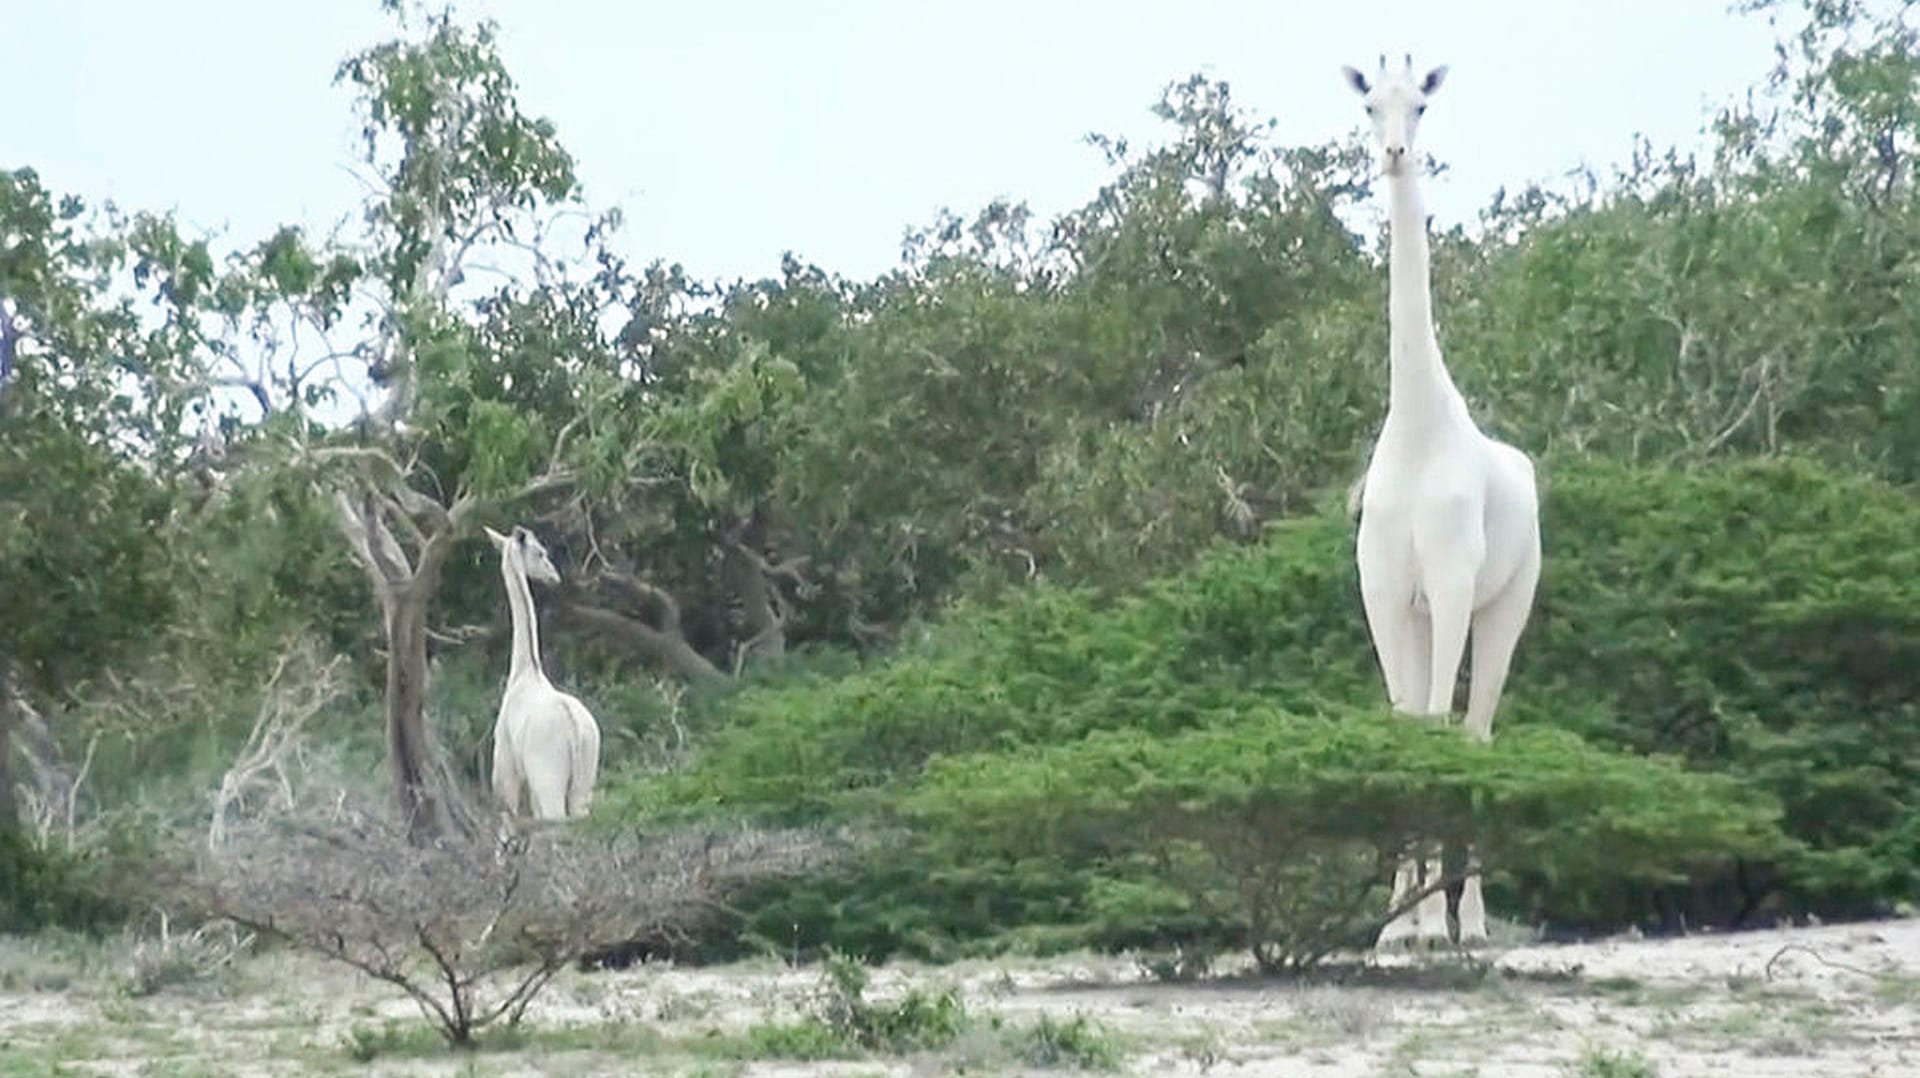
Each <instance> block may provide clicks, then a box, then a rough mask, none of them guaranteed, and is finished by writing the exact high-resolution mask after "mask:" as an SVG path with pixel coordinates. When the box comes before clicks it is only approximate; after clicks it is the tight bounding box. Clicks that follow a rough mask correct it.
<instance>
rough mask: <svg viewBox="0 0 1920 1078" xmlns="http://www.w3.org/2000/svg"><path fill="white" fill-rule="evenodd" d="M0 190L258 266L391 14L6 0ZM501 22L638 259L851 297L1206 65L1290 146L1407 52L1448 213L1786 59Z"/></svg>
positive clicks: (1144, 20) (881, 26)
mask: <svg viewBox="0 0 1920 1078" xmlns="http://www.w3.org/2000/svg"><path fill="white" fill-rule="evenodd" d="M5 6H6V7H7V8H8V17H7V18H6V20H5V21H4V23H3V24H0V102H5V103H6V104H5V107H4V111H0V168H15V167H19V166H23V165H26V166H32V167H34V168H36V169H38V170H39V172H40V174H41V177H42V179H43V180H44V181H45V182H46V183H47V184H48V185H49V186H50V187H52V188H53V189H54V190H56V191H58V192H62V193H65V192H72V193H77V194H80V195H83V196H85V197H87V198H89V199H90V200H96V201H97V200H99V199H102V198H109V197H110V198H112V199H114V200H115V201H117V202H118V203H119V204H120V205H121V206H122V207H124V208H127V209H150V210H167V209H172V210H176V211H177V212H178V213H179V215H180V217H181V218H182V220H183V221H184V222H186V223H187V224H188V225H190V226H194V227H198V228H204V229H213V230H221V231H223V232H225V234H226V235H227V236H228V237H229V238H230V239H231V240H232V241H233V242H235V243H239V244H246V243H250V242H252V241H253V240H255V239H257V238H259V237H261V236H264V235H266V234H267V233H269V232H270V231H271V230H272V229H273V228H274V227H276V226H277V225H279V224H281V223H302V224H305V225H307V226H308V227H309V228H313V229H318V230H323V231H324V230H325V229H326V228H327V227H328V226H329V225H330V224H331V223H333V222H335V221H337V220H338V219H340V218H341V217H343V216H346V215H347V214H349V213H351V212H353V211H354V209H355V207H356V206H357V204H358V199H359V188H358V184H357V181H355V180H354V179H353V177H352V176H351V174H350V173H349V172H348V170H347V168H346V166H347V165H348V164H350V163H351V162H352V161H353V160H354V157H355V149H356V146H355V142H354V131H355V124H354V117H353V113H352V108H351V98H350V96H349V93H348V91H347V90H346V88H344V87H336V86H334V85H333V84H332V77H333V72H334V68H335V66H336V65H337V64H338V62H339V61H340V60H341V59H342V58H343V57H345V56H346V55H347V54H349V53H351V52H353V51H356V50H358V49H360V48H363V47H365V46H367V45H370V44H373V43H376V42H378V41H380V40H383V39H384V38H385V37H387V36H388V35H389V33H390V24H389V22H388V21H387V19H386V17H385V16H384V15H382V14H381V12H380V10H379V5H378V4H377V3H376V2H375V0H308V2H300V3H297V2H292V0H169V2H167V3H153V2H151V0H139V2H136V0H6V2H5ZM456 8H457V9H458V10H460V11H462V12H464V13H468V14H479V15H487V16H491V17H493V18H495V19H497V20H498V22H499V23H500V26H501V51H502V53H503V55H504V56H505V59H506V62H507V66H508V69H509V70H510V71H511V72H512V74H513V76H514V77H515V79H516V80H517V82H518V83H519V87H520V92H521V98H522V101H523V103H524V105H525V107H526V108H527V109H528V110H529V111H531V112H533V113H535V114H539V115H545V116H547V117H549V118H551V119H552V120H554V121H555V122H556V123H557V124H558V126H559V131H560V137H561V140H562V142H563V143H564V144H565V145H566V146H567V148H568V149H569V150H570V151H571V152H572V153H573V154H574V156H575V158H576V159H577V161H578V163H579V167H580V172H581V176H582V178H583V180H584V182H585V184H586V186H587V193H588V197H589V200H590V201H591V202H592V203H593V204H594V205H595V206H596V207H597V208H606V207H609V206H618V207H620V208H621V209H622V210H623V211H624V212H625V213H626V215H627V227H626V230H625V237H624V244H625V247H626V250H627V253H628V254H629V255H630V256H631V257H633V258H634V260H635V261H637V262H646V261H650V260H652V259H653V258H656V257H657V258H664V259H667V260H669V261H679V262H681V263H683V264H685V265H686V267H687V268H688V270H689V271H690V272H692V273H693V274H694V275H695V276H697V277H703V278H712V277H725V278H729V279H731V278H733V277H737V276H748V277H758V276H763V275H767V274H772V273H774V272H776V271H777V267H778V264H779V258H780V255H781V252H783V251H788V250H791V251H794V252H795V253H796V254H798V255H799V256H800V257H801V258H803V259H805V260H810V261H813V262H817V263H819V264H820V265H822V266H824V267H825V268H827V269H829V270H834V271H838V272H840V273H843V274H846V275H849V276H853V277H862V278H864V277H871V276H873V275H875V274H878V273H881V272H884V271H885V270H887V269H889V268H891V267H892V266H893V265H895V264H896V263H897V261H898V257H899V244H900V238H901V234H902V232H903V230H904V229H905V228H907V227H908V226H911V225H921V224H925V223H927V222H929V221H930V220H931V219H932V218H933V216H934V214H935V213H936V211H938V210H939V209H940V208H941V207H943V206H944V207H951V208H952V209H954V210H956V211H960V212H963V213H966V212H970V211H972V210H974V209H977V208H978V207H980V206H982V205H984V204H986V203H987V202H989V201H990V200H992V199H994V198H996V197H1002V196H1008V197H1012V198H1015V199H1024V200H1026V201H1027V202H1028V203H1029V204H1030V205H1031V206H1032V207H1033V209H1034V211H1035V212H1036V214H1037V215H1039V216H1041V217H1043V218H1045V217H1051V216H1052V215H1054V214H1056V213H1059V212H1061V211H1063V210H1066V209H1070V208H1072V207H1074V206H1077V205H1079V204H1081V203H1082V202H1084V201H1086V200H1087V199H1089V198H1090V197H1091V196H1092V195H1093V193H1094V192H1095V190H1096V188H1097V187H1098V186H1099V184H1100V183H1101V182H1103V181H1104V179H1106V178H1107V171H1106V168H1105V166H1104V164H1103V163H1102V161H1101V158H1100V156H1099V154H1098V152H1097V151H1096V150H1094V149H1093V148H1092V147H1090V146H1087V145H1085V144H1084V142H1083V136H1084V135H1086V134H1087V133H1088V132H1101V133H1106V134H1116V135H1124V136H1126V137H1128V138H1129V139H1130V140H1132V141H1133V142H1134V143H1135V144H1136V145H1139V144H1143V143H1145V142H1148V141H1158V140H1160V139H1161V138H1162V137H1163V133H1164V132H1167V131H1170V129H1169V128H1167V127H1165V126H1164V125H1162V124H1161V123H1160V122H1159V121H1157V120H1155V119H1154V118H1153V117H1152V116H1151V115H1150V114H1149V113H1148V111H1147V110H1148V108H1149V106H1150V105H1151V104H1152V103H1153V102H1154V101H1155V100H1156V99H1157V97H1158V95H1159V91H1160V89H1161V87H1162V86H1164V85H1165V84H1166V83H1168V82H1172V81H1175V80H1178V79H1182V78H1184V77H1186V76H1187V75H1189V74H1191V73H1193V72H1196V71H1200V72H1205V73H1207V74H1209V75H1211V76H1213V77H1216V78H1225V79H1227V80H1228V81H1229V82H1231V84H1232V87H1233V92H1234V97H1235V100H1236V101H1237V102H1238V103H1240V104H1241V105H1242V106H1244V107H1246V108H1247V109H1249V110H1251V111H1252V112H1254V113H1255V114H1257V115H1260V116H1271V117H1274V118H1277V119H1278V120H1279V124H1280V126H1279V131H1278V135H1279V138H1280V139H1281V141H1283V142H1286V143H1309V142H1320V141H1323V140H1326V139H1330V138H1335V137H1338V136H1341V135H1343V134H1346V133H1348V132H1351V131H1354V130H1357V129H1358V128H1359V126H1360V121H1361V118H1362V117H1361V111H1360V106H1359V102H1358V99H1357V98H1356V97H1355V96H1354V95H1353V94H1352V92H1351V91H1350V90H1349V89H1348V88H1347V86H1346V84H1345V83H1344V82H1343V81H1342V79H1341V78H1340V75H1339V68H1340V65H1341V64H1353V65H1355V66H1358V67H1362V68H1363V69H1364V68H1367V67H1371V66H1372V65H1373V64H1374V63H1375V62H1376V61H1375V57H1377V55H1378V54H1380V53H1382V52H1386V53H1389V54H1390V55H1392V56H1395V57H1397V56H1398V55H1399V54H1401V53H1402V52H1405V51H1408V50H1411V51H1412V53H1413V55H1414V61H1415V63H1416V65H1421V66H1423V67H1424V66H1427V65H1431V64H1435V63H1442V62H1444V63H1447V64H1449V65H1450V66H1451V73H1450V75H1449V77H1448V81H1447V84H1446V86H1445V87H1444V88H1443V89H1442V90H1441V92H1440V93H1439V94H1438V95H1437V96H1436V97H1435V99H1434V102H1433V104H1432V106H1431V108H1430V111H1429V112H1428V113H1427V116H1426V118H1425V119H1424V121H1423V123H1422V127H1421V142H1422V145H1423V147H1424V148H1425V149H1426V150H1427V151H1429V152H1431V153H1433V154H1434V155H1436V156H1437V157H1439V158H1440V159H1441V160H1442V161H1444V162H1446V163H1447V164H1448V165H1449V166H1450V167H1451V169H1452V171H1451V173H1450V174H1448V175H1447V176H1445V177H1442V179H1441V180H1440V181H1439V182H1437V183H1436V184H1435V185H1434V187H1433V188H1432V189H1431V191H1430V193H1429V199H1428V200H1429V204H1430V207H1431V209H1432V210H1433V211H1434V213H1435V214H1436V216H1437V217H1438V218H1439V223H1440V224H1442V225H1445V224H1450V223H1452V222H1455V221H1461V220H1467V221H1470V220H1472V218H1473V215H1474V213H1475V212H1476V211H1477V210H1478V209H1479V208H1480V207H1482V206H1483V205H1484V204H1485V203H1486V201H1487V199H1488V198H1489V197H1490V196H1491V194H1492V192H1493V191H1494V189H1495V188H1496V187H1498V186H1500V185H1502V184H1505V185H1507V186H1508V187H1509V188H1518V187H1520V186H1522V185H1524V184H1526V183H1527V182H1529V181H1533V180H1546V181H1552V180H1556V179H1557V178H1559V177H1560V176H1562V175H1563V174H1564V173H1565V172H1566V171H1567V170H1569V169H1572V168H1574V167H1576V166H1578V165H1580V164H1582V163H1583V162H1584V163H1588V164H1591V165H1594V166H1595V167H1599V168H1603V169H1604V168H1605V167H1606V166H1608V165H1610V164H1612V163H1615V162H1620V161H1624V160H1625V159H1626V158H1627V156H1628V154H1629V152H1630V146H1631V139H1632V136H1633V135H1634V134H1635V133H1636V132H1639V133H1643V134H1645V135H1647V136H1649V137H1650V138H1651V139H1652V140H1653V142H1654V144H1655V145H1656V146H1661V147H1664V146H1667V145H1680V146H1682V147H1695V146H1699V145H1702V141H1701V137H1700V134H1699V132H1700V130H1701V128H1702V125H1703V123H1704V122H1705V121H1706V119H1707V118H1708V117H1709V116H1710V115H1711V113H1712V111H1713V110H1714V109H1715V108H1716V107H1717V106H1719V105H1721V104H1723V103H1725V102H1726V101H1728V100H1729V99H1731V98H1732V97H1734V96H1735V95H1737V94H1739V93H1741V92H1742V91H1743V90H1744V89H1745V88H1746V87H1747V86H1749V85H1752V84H1754V83H1756V82H1757V81H1759V80H1760V79H1761V78H1762V77H1763V76H1764V75H1765V73H1766V71H1767V69H1768V66H1769V64H1770V63H1771V60H1772V40H1773V32H1772V31H1771V30H1770V28H1769V27H1768V26H1767V25H1766V23H1765V21H1764V20H1763V19H1760V18H1758V17H1754V16H1736V15H1732V14H1729V13H1728V12H1727V11H1726V5H1725V3H1724V2H1723V0H1610V2H1606V3H1600V2H1595V0H1584V2H1571V3H1570V2H1562V0H1340V2H1338V3H1306V2H1282V0H1180V2H1172V0H1162V2H1157V3H1147V2H1137V0H1104V2H1097V3H1096V2H1073V3H1050V2H1044V0H1022V2H1009V0H970V2H967V3H955V2H951V0H921V2H917V3H916V2H910V0H846V2H836V3H828V2H805V0H697V2H675V3H665V2H658V0H651V2H650V0H629V2H620V0H461V2H459V3H457V4H456Z"/></svg>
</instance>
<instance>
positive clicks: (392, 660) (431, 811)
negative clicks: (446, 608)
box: [385, 579, 464, 842]
mask: <svg viewBox="0 0 1920 1078" xmlns="http://www.w3.org/2000/svg"><path fill="white" fill-rule="evenodd" d="M426 600H427V592H426V589H424V588H422V587H420V582H419V581H418V580H417V579H416V580H415V581H413V582H412V583H410V584H408V585H406V586H404V587H400V588H396V589H394V590H393V592H392V593H391V594H390V596H389V597H388V600H387V602H386V604H385V605H386V631H387V762H388V767H389V770H390V771H391V773H392V775H393V793H394V799H395V807H396V808H397V809H398V810H399V813H400V819H401V820H402V821H404V822H405V824H406V827H407V834H408V835H409V836H411V837H412V839H413V841H415V842H424V841H428V840H431V839H433V838H436V837H439V836H441V835H448V834H454V833H456V832H458V831H461V830H464V828H462V827H461V826H460V825H461V823H462V820H461V819H460V817H459V815H458V814H457V813H455V812H454V811H453V808H452V806H451V805H450V804H449V803H448V793H449V791H448V790H447V789H446V788H445V787H444V786H443V785H442V783H441V781H440V775H439V774H438V772H437V769H435V768H434V767H433V745H432V743H431V742H430V741H429V740H428V738H427V602H426Z"/></svg>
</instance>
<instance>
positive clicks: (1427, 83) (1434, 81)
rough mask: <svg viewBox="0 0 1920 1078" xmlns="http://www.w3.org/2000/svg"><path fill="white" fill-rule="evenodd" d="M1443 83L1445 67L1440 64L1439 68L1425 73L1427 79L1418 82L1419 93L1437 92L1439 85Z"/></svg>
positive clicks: (1445, 73) (1445, 74)
mask: <svg viewBox="0 0 1920 1078" xmlns="http://www.w3.org/2000/svg"><path fill="white" fill-rule="evenodd" d="M1445 81H1447V65H1445V64H1441V65H1440V66H1439V67H1436V68H1434V69H1433V70H1432V71H1429V72H1427V77H1426V78H1424V79H1421V80H1420V92H1421V93H1423V94H1430V93H1432V92H1434V91H1435V90H1438V89H1439V88H1440V84H1441V83H1443V82H1445Z"/></svg>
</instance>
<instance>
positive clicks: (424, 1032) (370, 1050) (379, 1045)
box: [340, 1024, 446, 1063]
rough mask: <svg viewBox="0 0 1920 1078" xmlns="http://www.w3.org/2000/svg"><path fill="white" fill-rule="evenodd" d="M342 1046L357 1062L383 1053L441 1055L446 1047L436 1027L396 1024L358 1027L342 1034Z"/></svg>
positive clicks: (373, 1058)
mask: <svg viewBox="0 0 1920 1078" xmlns="http://www.w3.org/2000/svg"><path fill="white" fill-rule="evenodd" d="M340 1047H341V1048H342V1049H343V1050H344V1051H345V1052H346V1053H347V1058H348V1059H351V1060H353V1061H354V1062H355V1063H371V1062H373V1061H374V1060H376V1059H379V1058H381V1057H383V1056H385V1057H391V1056H402V1057H409V1056H424V1055H437V1054H439V1053H441V1052H444V1051H445V1050H446V1046H445V1043H444V1042H443V1041H442V1040H441V1039H440V1037H439V1036H438V1035H437V1034H436V1033H435V1032H434V1031H433V1030H432V1029H429V1028H427V1027H425V1026H418V1025H412V1026H403V1025H395V1024H387V1025H380V1026H354V1027H353V1028H351V1029H349V1030H347V1031H346V1033H345V1034H343V1035H342V1036H341V1038H340Z"/></svg>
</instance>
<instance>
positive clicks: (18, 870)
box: [0, 827, 119, 932]
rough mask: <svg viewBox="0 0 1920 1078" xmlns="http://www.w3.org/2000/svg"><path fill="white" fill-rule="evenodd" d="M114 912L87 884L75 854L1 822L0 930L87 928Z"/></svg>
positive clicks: (110, 904)
mask: <svg viewBox="0 0 1920 1078" xmlns="http://www.w3.org/2000/svg"><path fill="white" fill-rule="evenodd" d="M118 912H119V911H118V910H117V908H116V907H115V906H114V905H113V903H111V902H110V901H108V900H107V899H105V898H103V897H101V896H100V895H99V894H98V892H97V890H96V889H95V888H94V887H93V886H90V883H89V880H88V878H87V876H86V874H85V866H83V865H82V864H81V863H80V862H79V861H77V860H76V859H75V858H73V857H71V856H69V855H67V854H65V853H62V852H61V851H59V850H56V849H52V848H48V847H42V846H38V845H35V844H34V842H33V841H32V839H31V838H30V837H29V836H28V835H27V834H26V833H25V832H23V831H20V830H17V829H14V828H7V827H0V932H33V931H37V930H39V929H42V928H50V927H61V928H80V929H90V928H95V927H98V926H99V925H100V924H102V923H103V922H105V921H107V920H108V919H109V918H112V917H114V916H116V915H117V914H118Z"/></svg>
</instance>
